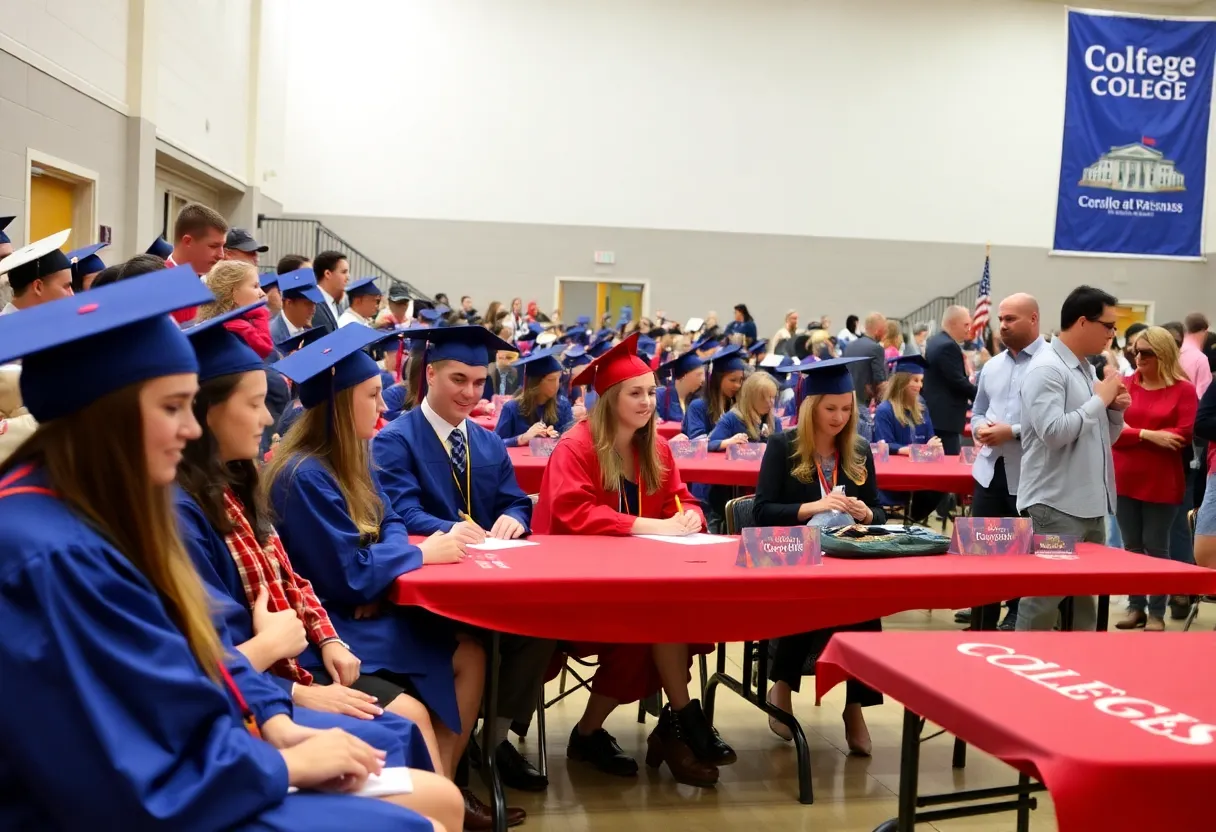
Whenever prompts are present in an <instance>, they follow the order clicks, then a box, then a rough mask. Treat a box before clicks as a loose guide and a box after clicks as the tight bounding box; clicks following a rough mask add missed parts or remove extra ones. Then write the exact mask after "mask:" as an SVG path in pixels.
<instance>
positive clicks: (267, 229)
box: [257, 216, 429, 300]
mask: <svg viewBox="0 0 1216 832" xmlns="http://www.w3.org/2000/svg"><path fill="white" fill-rule="evenodd" d="M258 230H259V233H258V235H257V236H258V242H260V243H261V244H262V245H264V246H267V247H269V249H270V250H269V251H267V252H265V253H264V254H261V255H259V257H258V268H259V269H261V270H262V271H274V268H275V266H276V264H278V262H279V259H280V258H282V257H284V256H285V255H288V254H299V255H300V256H302V257H307V258H308V259H309V260H312V259H314V258H315V257H316V256H317V255H318V254H320V253H321V252H322V251H340V252H342V253H343V254H345V255H346V260H347V262H348V263H349V264H350V277H351V280H358V279H361V278H364V277H375V278H376V285H377V286H379V287H380V289H381V291H384V292H387V291H388V290H389V287H390V286H392V284H393V283H400V284H401V285H403V286H405V288H406V289H407V290H408V291H409V293H410V295H411V296H413V297H414V298H417V299H419V300H422V299H429V295H426V294H424V293H423V291H422V290H421V289H419V288H418V287H417V286H415V285H414V284H412V283H410V282H409V281H408V280H402V279H401V278H399V277H395V276H394V275H393V274H392V273H391V272H389V270H388V269H386V268H384V267H383V266H381V265H380V264H379V263H377V262H376V261H375V260H372V259H371V258H370V257H368V256H366V255H364V254H363V253H362V252H360V251H359V250H358V249H357V248H355V247H354V246H352V245H351V244H350V243H348V242H347V241H346V240H344V239H343V238H342V237H340V236H339V235H337V234H335V233H334V232H333V231H332V230H331V229H329V228H327V227H326V226H325V224H324V223H322V222H321V221H320V220H294V219H283V218H281V217H265V216H260V217H258Z"/></svg>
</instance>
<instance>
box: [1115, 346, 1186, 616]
mask: <svg viewBox="0 0 1216 832" xmlns="http://www.w3.org/2000/svg"><path fill="white" fill-rule="evenodd" d="M1132 350H1133V354H1134V355H1135V358H1136V372H1135V373H1134V374H1133V375H1131V376H1129V377H1128V379H1127V390H1128V392H1129V393H1131V396H1132V404H1131V407H1129V408H1128V409H1127V410H1126V411H1125V412H1124V414H1123V421H1124V428H1123V433H1122V434H1120V435H1119V438H1118V440H1116V442H1115V447H1114V457H1115V489H1116V491H1117V492H1118V507H1117V514H1116V517H1117V518H1118V520H1119V532H1120V533H1121V534H1122V535H1123V545H1124V547H1125V548H1126V549H1127V550H1128V551H1129V552H1142V553H1144V554H1148V555H1152V556H1153V557H1157V558H1168V557H1169V554H1170V550H1169V542H1170V525H1171V524H1172V523H1173V522H1174V516H1175V514H1177V512H1178V509H1179V506H1181V505H1182V494H1183V486H1184V474H1185V472H1184V471H1183V467H1182V466H1183V462H1182V449H1183V448H1184V447H1185V446H1186V445H1187V443H1189V442H1190V441H1191V431H1192V430H1193V429H1194V427H1195V411H1196V409H1197V407H1198V399H1197V398H1196V396H1195V387H1194V385H1192V384H1191V383H1190V382H1189V381H1188V380H1187V377H1186V373H1185V372H1184V371H1183V369H1182V365H1181V364H1180V363H1179V362H1178V346H1177V344H1175V342H1174V337H1173V336H1172V335H1170V333H1169V332H1168V331H1167V330H1165V329H1162V328H1161V327H1159V326H1150V327H1149V328H1148V329H1146V330H1144V331H1142V332H1140V333H1139V334H1137V335H1136V336H1135V339H1134V340H1133V341H1132ZM1127 600H1128V607H1127V615H1126V616H1125V617H1124V618H1123V620H1122V621H1120V622H1118V623H1117V624H1115V626H1116V627H1118V628H1119V629H1120V630H1132V629H1135V628H1137V627H1144V628H1145V629H1146V630H1149V631H1152V632H1160V631H1162V630H1164V629H1165V602H1166V596H1164V595H1154V596H1152V597H1151V598H1149V599H1147V602H1146V600H1145V597H1144V596H1143V595H1132V596H1129V597H1128V599H1127ZM1146 607H1147V612H1146Z"/></svg>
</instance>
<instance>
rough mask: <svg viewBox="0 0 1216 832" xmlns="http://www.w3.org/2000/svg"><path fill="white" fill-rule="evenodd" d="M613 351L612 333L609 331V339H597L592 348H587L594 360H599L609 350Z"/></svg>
mask: <svg viewBox="0 0 1216 832" xmlns="http://www.w3.org/2000/svg"><path fill="white" fill-rule="evenodd" d="M610 349H612V332H611V330H609V332H608V337H607V338H596V339H595V342H594V343H592V344H591V346H589V347H587V352H588V353H590V355H591V357H592V358H599V357H600V356H601V355H603V354H604V353H606V352H608V350H610Z"/></svg>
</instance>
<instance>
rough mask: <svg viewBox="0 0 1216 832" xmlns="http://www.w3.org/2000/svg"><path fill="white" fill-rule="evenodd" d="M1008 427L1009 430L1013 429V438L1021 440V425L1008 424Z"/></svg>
mask: <svg viewBox="0 0 1216 832" xmlns="http://www.w3.org/2000/svg"><path fill="white" fill-rule="evenodd" d="M1009 428H1010V430H1012V431H1013V438H1014V439H1016V440H1018V441H1019V442H1020V441H1022V426H1021V425H1010V426H1009Z"/></svg>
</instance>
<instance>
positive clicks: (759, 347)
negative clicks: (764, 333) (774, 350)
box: [747, 338, 768, 355]
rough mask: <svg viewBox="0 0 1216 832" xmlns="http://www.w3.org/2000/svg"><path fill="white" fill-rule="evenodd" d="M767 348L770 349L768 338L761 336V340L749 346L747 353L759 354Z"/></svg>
mask: <svg viewBox="0 0 1216 832" xmlns="http://www.w3.org/2000/svg"><path fill="white" fill-rule="evenodd" d="M767 349H768V339H767V338H761V339H760V340H759V341H757V342H756V343H754V344H752V345H751V346H750V347H748V348H747V354H748V355H759V354H760V353H762V352H764V351H765V350H767Z"/></svg>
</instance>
